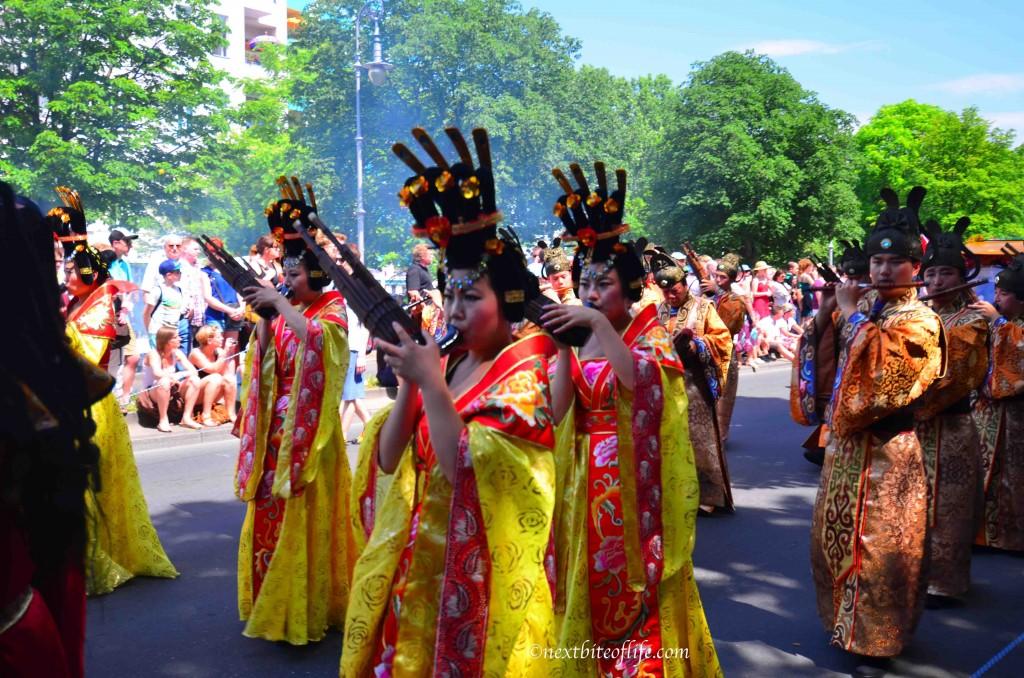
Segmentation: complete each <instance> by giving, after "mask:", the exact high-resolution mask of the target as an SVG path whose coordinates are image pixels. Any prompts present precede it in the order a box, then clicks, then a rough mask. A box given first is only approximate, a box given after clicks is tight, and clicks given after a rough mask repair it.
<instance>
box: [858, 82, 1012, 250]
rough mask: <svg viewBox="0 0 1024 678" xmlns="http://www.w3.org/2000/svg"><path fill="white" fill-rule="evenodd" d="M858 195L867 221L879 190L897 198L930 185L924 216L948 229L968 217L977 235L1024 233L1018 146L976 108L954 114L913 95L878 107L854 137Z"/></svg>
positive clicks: (877, 207) (877, 203) (877, 202)
mask: <svg viewBox="0 0 1024 678" xmlns="http://www.w3.org/2000/svg"><path fill="white" fill-rule="evenodd" d="M855 140H856V144H857V147H858V149H859V152H860V167H859V171H858V174H857V197H858V199H859V200H860V207H861V214H862V217H863V222H864V223H865V224H869V223H872V222H873V221H874V218H875V216H876V215H877V214H878V212H879V211H880V210H881V208H882V203H881V201H880V200H879V198H878V191H879V188H880V187H882V186H891V187H892V188H893V189H895V190H896V192H897V193H899V194H900V195H901V196H903V195H906V193H907V192H908V191H909V190H910V189H911V188H912V187H914V186H916V185H921V186H924V187H925V188H927V189H928V195H927V197H926V198H925V201H924V205H923V206H922V212H923V214H922V216H923V217H925V218H933V219H935V220H936V221H938V222H939V223H941V224H942V225H943V227H944V228H950V227H951V226H952V225H953V224H954V223H955V222H956V220H957V219H958V218H959V217H961V216H963V215H967V216H969V217H970V218H971V226H970V229H969V230H968V233H970V234H972V235H974V236H978V237H989V238H1020V237H1024V152H1022V148H1024V147H1018V148H1017V149H1016V151H1014V150H1012V145H1013V133H1012V132H1003V131H1001V130H999V129H996V128H994V127H993V126H992V125H991V123H989V122H988V121H986V120H984V119H983V118H981V117H980V116H979V115H978V111H977V110H976V109H974V108H968V109H965V110H964V111H963V112H962V113H960V114H959V115H958V114H956V113H954V112H952V111H946V110H943V109H941V108H939V107H938V106H932V105H930V104H922V103H918V102H916V101H914V100H912V99H909V100H907V101H904V102H902V103H898V104H893V105H891V106H883V107H882V108H881V109H880V110H879V111H878V113H876V114H875V116H874V117H873V118H872V119H871V121H870V122H868V124H866V125H864V126H863V127H861V128H860V129H859V130H857V134H856V135H855Z"/></svg>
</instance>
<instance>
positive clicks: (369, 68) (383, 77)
mask: <svg viewBox="0 0 1024 678" xmlns="http://www.w3.org/2000/svg"><path fill="white" fill-rule="evenodd" d="M390 67H391V64H385V63H372V64H367V65H366V74H367V76H368V77H369V78H370V82H371V83H373V84H374V85H377V86H380V85H383V84H384V83H385V82H386V81H387V79H388V71H389V70H391V68H390Z"/></svg>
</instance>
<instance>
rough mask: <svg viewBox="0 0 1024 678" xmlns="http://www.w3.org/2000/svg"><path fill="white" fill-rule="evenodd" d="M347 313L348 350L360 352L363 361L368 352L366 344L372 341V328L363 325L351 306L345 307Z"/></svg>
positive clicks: (360, 359) (360, 358)
mask: <svg viewBox="0 0 1024 678" xmlns="http://www.w3.org/2000/svg"><path fill="white" fill-rule="evenodd" d="M345 315H346V317H347V318H348V350H350V351H354V352H356V353H358V354H359V362H360V363H361V362H362V361H363V355H364V354H365V353H366V345H367V344H368V343H369V341H370V330H368V329H366V327H364V326H363V323H362V322H360V320H359V316H357V315H356V314H355V311H353V310H352V307H351V306H346V307H345Z"/></svg>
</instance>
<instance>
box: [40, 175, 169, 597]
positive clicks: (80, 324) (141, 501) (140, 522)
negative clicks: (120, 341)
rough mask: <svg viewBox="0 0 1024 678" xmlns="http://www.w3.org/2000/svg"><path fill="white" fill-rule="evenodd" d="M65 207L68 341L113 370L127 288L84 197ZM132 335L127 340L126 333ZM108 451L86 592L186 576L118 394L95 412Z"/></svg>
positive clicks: (59, 210) (91, 503)
mask: <svg viewBox="0 0 1024 678" xmlns="http://www.w3.org/2000/svg"><path fill="white" fill-rule="evenodd" d="M58 193H60V195H61V198H62V200H63V201H64V203H65V204H64V205H63V206H60V207H55V208H54V209H52V210H50V212H49V214H48V215H47V221H48V223H49V225H50V226H51V227H52V228H53V230H54V232H55V234H56V237H57V239H58V240H59V241H60V242H61V243H62V244H63V245H64V251H65V254H66V256H67V257H68V260H67V263H66V264H65V275H66V285H67V289H68V293H69V294H70V295H71V297H72V301H71V303H70V304H69V305H68V311H67V313H68V315H67V335H68V339H69V341H70V343H71V347H72V348H73V349H74V350H75V351H77V352H78V353H79V354H81V355H82V356H84V357H85V359H86V360H88V361H89V362H91V363H92V364H94V365H97V366H98V367H100V368H101V369H104V370H106V369H107V367H108V362H109V359H110V350H111V347H112V344H113V342H114V341H115V340H116V339H117V335H118V332H117V325H118V318H117V315H118V314H117V310H116V308H115V300H116V298H117V295H118V294H120V293H121V292H124V291H130V290H128V289H126V288H125V286H124V284H123V283H117V282H115V281H109V280H108V273H107V265H106V262H105V261H104V260H103V259H102V258H101V255H100V253H99V252H97V251H96V250H95V249H93V248H91V247H89V246H88V245H87V244H86V238H87V236H86V224H85V216H84V214H83V212H82V207H81V202H80V200H79V198H78V194H77V193H75V192H74V191H71V190H70V189H63V188H62V189H58ZM125 336H127V335H125ZM91 412H92V418H93V421H94V422H96V434H95V436H93V442H94V443H95V444H96V446H97V447H98V448H99V450H100V456H99V477H100V489H99V491H98V492H95V493H92V492H87V493H86V508H87V510H88V511H89V514H90V519H89V521H88V528H89V543H88V545H87V546H86V559H87V562H86V592H87V593H88V594H89V595H99V594H103V593H109V592H111V591H113V590H114V589H115V588H117V587H118V586H120V585H121V584H123V583H124V582H126V581H128V580H129V579H131V578H132V577H135V576H148V577H168V578H173V577H177V576H178V571H177V570H175V569H174V565H172V564H171V561H170V560H169V559H168V558H167V554H166V553H165V552H164V548H163V546H162V545H161V544H160V539H159V537H158V536H157V533H156V530H155V529H154V528H153V523H152V521H151V520H150V517H149V508H148V507H147V506H146V497H145V496H144V495H143V493H142V483H141V482H140V481H139V471H138V468H137V467H136V465H135V456H134V455H133V453H132V444H131V440H130V439H129V437H128V426H127V424H125V421H124V415H123V414H121V408H120V406H119V405H118V404H117V398H116V397H115V396H114V395H113V393H110V394H107V395H106V396H105V397H104V398H103V399H102V400H100V401H99V402H97V403H96V404H95V405H93V406H92V408H91Z"/></svg>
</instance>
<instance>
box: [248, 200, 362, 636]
mask: <svg viewBox="0 0 1024 678" xmlns="http://www.w3.org/2000/svg"><path fill="white" fill-rule="evenodd" d="M279 183H281V186H282V196H283V197H282V199H281V200H279V201H277V202H275V203H272V204H271V205H270V207H268V208H267V221H268V223H269V226H270V232H271V235H272V236H274V238H275V239H276V240H277V241H278V242H279V243H281V244H283V245H284V250H285V254H286V256H285V260H284V269H285V281H286V283H287V285H288V288H289V289H290V290H291V293H292V297H291V299H288V298H286V297H284V296H282V295H281V294H280V293H279V292H278V291H277V290H276V289H274V287H273V286H272V285H271V284H270V283H268V282H265V281H263V282H261V286H260V287H248V288H246V289H245V290H243V293H244V296H245V300H246V303H248V304H250V305H251V306H252V307H253V309H254V310H256V311H257V312H261V311H262V312H264V313H263V315H272V314H271V313H267V311H275V312H276V316H274V318H273V320H267V319H266V318H264V317H262V316H261V317H260V320H259V322H258V323H257V325H256V331H255V332H254V333H253V336H252V338H251V339H250V341H249V349H248V352H247V355H246V365H245V379H243V381H242V386H243V390H242V400H241V401H242V411H241V413H240V414H239V418H238V422H239V423H238V436H239V438H240V447H239V452H238V464H237V467H236V471H235V493H236V494H237V495H238V497H239V499H241V500H242V501H244V502H246V505H247V511H246V514H245V522H244V523H243V525H242V534H241V537H240V540H239V545H238V611H239V615H240V616H241V619H242V621H244V622H246V624H245V630H244V631H243V634H244V635H246V636H249V637H251V638H263V639H265V640H274V641H285V642H287V643H291V644H292V645H305V644H306V643H309V642H311V641H317V640H320V639H321V638H323V637H324V635H325V634H326V632H327V629H328V627H336V628H340V627H341V626H342V624H343V622H344V621H345V608H346V605H347V603H348V597H349V582H350V578H351V573H352V565H353V563H354V556H355V554H354V546H353V545H352V539H351V531H350V529H351V528H350V521H349V512H348V505H349V485H350V480H351V478H350V470H349V464H348V457H347V455H346V454H345V441H344V437H343V433H342V430H341V425H340V421H339V417H338V406H339V404H340V401H341V391H342V385H343V384H344V382H345V372H346V369H347V367H348V360H349V350H348V341H347V325H346V317H345V306H344V302H343V300H342V297H341V295H340V294H339V293H338V292H324V291H323V289H324V287H326V286H327V284H328V283H329V282H330V280H329V278H328V276H327V275H326V273H325V272H324V271H323V270H322V269H321V268H320V266H319V264H318V263H317V260H316V258H315V256H314V255H313V254H312V252H310V251H308V250H307V249H306V245H305V244H304V242H303V241H302V240H301V239H300V237H299V235H298V233H297V232H296V230H295V226H294V223H295V222H296V220H298V221H299V222H300V223H301V226H300V227H301V228H308V220H307V214H308V213H309V212H310V211H313V210H315V205H314V204H309V203H307V202H306V201H305V199H304V195H303V193H302V189H301V187H300V186H299V184H298V181H297V180H295V181H294V183H293V184H292V185H289V184H287V182H279ZM310 197H311V201H312V192H310Z"/></svg>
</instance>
